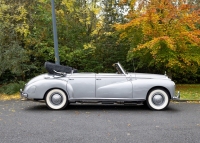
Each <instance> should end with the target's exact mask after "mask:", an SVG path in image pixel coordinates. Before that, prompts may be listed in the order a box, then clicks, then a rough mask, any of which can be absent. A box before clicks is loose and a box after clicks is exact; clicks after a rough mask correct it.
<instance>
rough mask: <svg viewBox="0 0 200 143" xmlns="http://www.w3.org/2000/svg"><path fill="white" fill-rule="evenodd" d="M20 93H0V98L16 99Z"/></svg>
mask: <svg viewBox="0 0 200 143" xmlns="http://www.w3.org/2000/svg"><path fill="white" fill-rule="evenodd" d="M20 98H21V97H20V94H19V93H16V94H13V95H7V94H2V93H0V100H17V99H20Z"/></svg>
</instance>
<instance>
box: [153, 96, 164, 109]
mask: <svg viewBox="0 0 200 143" xmlns="http://www.w3.org/2000/svg"><path fill="white" fill-rule="evenodd" d="M164 101H165V99H164V97H163V95H162V94H155V95H154V96H153V98H152V102H153V103H154V104H155V105H157V106H160V105H162V104H163V103H164Z"/></svg>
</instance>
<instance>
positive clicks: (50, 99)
mask: <svg viewBox="0 0 200 143" xmlns="http://www.w3.org/2000/svg"><path fill="white" fill-rule="evenodd" d="M45 101H46V104H47V106H48V107H49V108H50V109H54V110H59V109H64V108H65V107H66V106H67V104H68V100H67V96H66V94H65V92H63V91H62V90H60V89H52V90H50V91H49V92H48V93H47V95H46V98H45Z"/></svg>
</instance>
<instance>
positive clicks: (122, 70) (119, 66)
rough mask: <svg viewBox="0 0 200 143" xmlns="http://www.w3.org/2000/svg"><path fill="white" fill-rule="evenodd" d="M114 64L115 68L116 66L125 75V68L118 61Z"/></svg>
mask: <svg viewBox="0 0 200 143" xmlns="http://www.w3.org/2000/svg"><path fill="white" fill-rule="evenodd" d="M115 65H116V66H117V67H116V69H117V68H118V69H120V72H121V74H125V75H127V72H126V70H125V69H124V68H123V66H122V65H121V64H120V63H119V62H118V63H115Z"/></svg>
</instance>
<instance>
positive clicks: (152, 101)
mask: <svg viewBox="0 0 200 143" xmlns="http://www.w3.org/2000/svg"><path fill="white" fill-rule="evenodd" d="M146 103H147V105H148V107H149V108H150V109H153V110H163V109H165V108H166V107H167V106H168V104H169V95H168V94H167V92H166V91H165V90H163V89H154V90H152V91H151V92H150V93H149V94H148V97H147V100H146Z"/></svg>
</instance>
